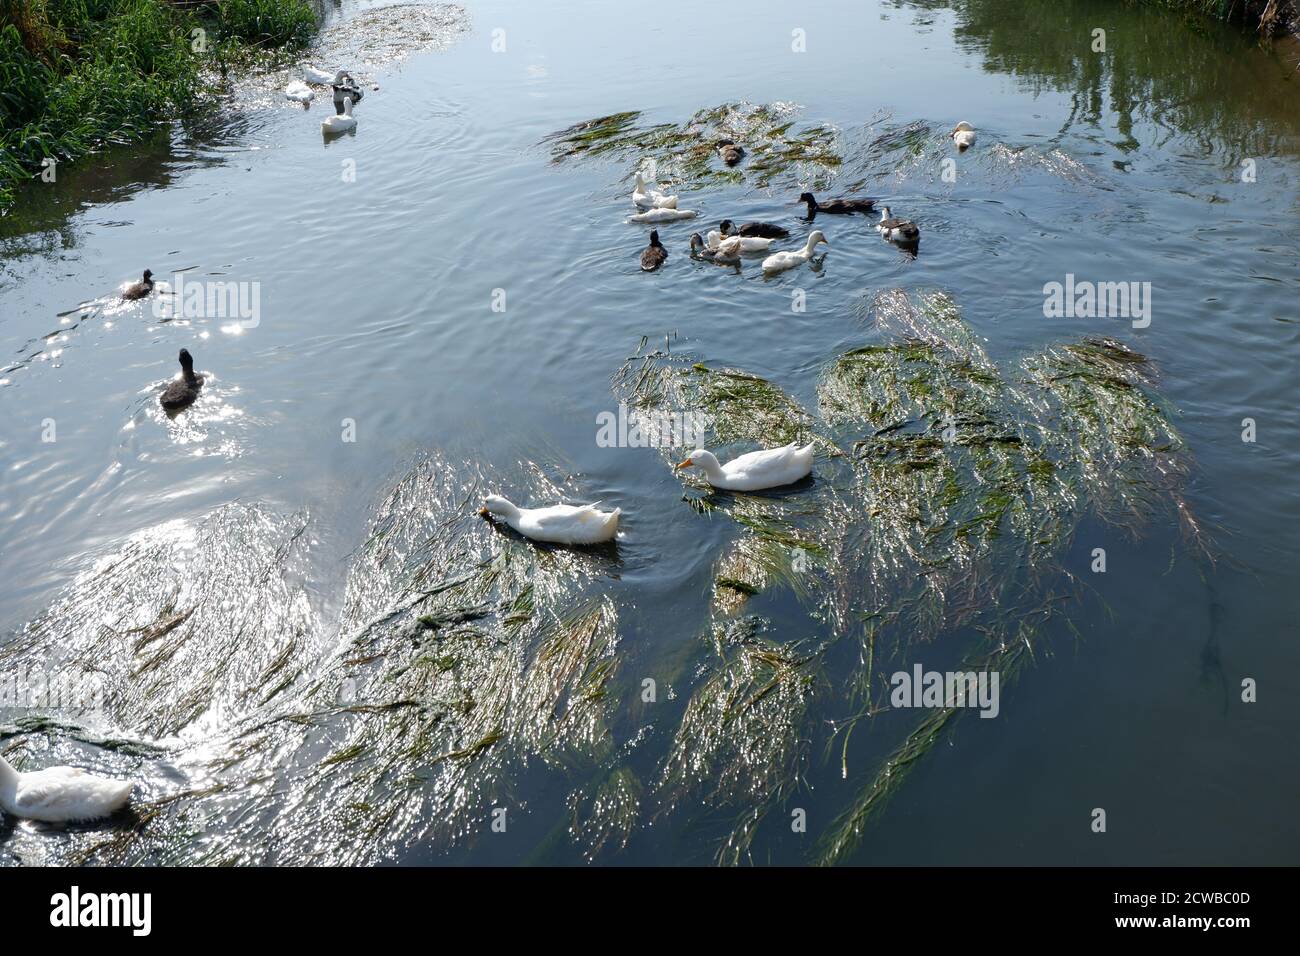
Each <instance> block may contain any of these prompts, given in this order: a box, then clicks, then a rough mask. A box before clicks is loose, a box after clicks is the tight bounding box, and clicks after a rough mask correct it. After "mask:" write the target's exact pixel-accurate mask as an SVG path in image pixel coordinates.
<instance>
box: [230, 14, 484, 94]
mask: <svg viewBox="0 0 1300 956" xmlns="http://www.w3.org/2000/svg"><path fill="white" fill-rule="evenodd" d="M469 30H470V16H469V13H468V12H467V11H466V10H465V8H464V7H462V6H461V5H460V4H456V3H437V4H421V3H410V4H393V5H391V6H382V7H376V8H372V9H368V10H363V11H360V12H358V13H356V14H355V15H353V16H346V17H344V18H343V19H341V20H337V21H335V22H333V23H331V24H330V25H329V26H327V27H325V28H324V29H323V30H321V31H320V33H319V35H318V36H317V38H316V42H315V43H314V44H313V45H312V48H311V49H310V50H309V51H308V52H306V53H302V52H301V51H300V52H297V53H295V54H294V55H293V56H292V57H285V56H270V57H262V58H254V59H253V60H252V61H250V62H248V63H245V64H241V65H240V67H241V68H240V71H239V72H240V76H239V82H238V83H234V84H231V85H230V87H229V89H230V91H231V93H232V95H233V96H234V97H235V98H236V99H237V100H238V101H239V102H240V103H241V104H243V105H244V106H245V107H269V106H273V107H288V106H294V107H296V108H300V107H297V104H292V103H290V102H289V101H287V100H286V99H285V98H284V87H285V86H286V85H287V84H288V83H289V82H290V81H291V80H300V79H302V63H303V62H304V61H305V62H308V63H315V64H317V65H318V66H320V67H321V68H328V69H337V68H340V67H341V68H344V69H347V70H348V72H350V73H351V74H352V76H353V77H355V78H356V80H357V81H358V82H359V83H361V84H363V86H364V87H365V88H366V89H369V88H370V86H371V85H372V84H373V83H374V82H375V77H376V75H377V74H378V73H379V72H381V71H383V70H385V69H392V68H394V67H398V66H400V65H401V64H402V63H403V62H404V61H405V60H406V59H408V58H409V57H410V56H412V55H413V54H416V53H422V52H430V51H436V50H443V49H446V48H447V47H449V46H451V45H452V44H453V43H455V42H456V41H457V40H459V39H460V38H461V37H463V36H464V35H466V34H467V33H468V32H469ZM214 80H215V77H214ZM312 105H313V107H316V108H319V107H320V106H322V105H323V106H324V107H325V109H326V110H330V109H332V108H333V107H332V106H331V105H330V91H329V89H328V88H321V87H318V88H317V89H316V100H315V101H314V103H313V104H312Z"/></svg>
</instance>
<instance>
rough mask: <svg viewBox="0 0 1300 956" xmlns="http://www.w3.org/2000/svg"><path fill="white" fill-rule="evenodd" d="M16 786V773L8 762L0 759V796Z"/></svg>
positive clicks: (2, 758)
mask: <svg viewBox="0 0 1300 956" xmlns="http://www.w3.org/2000/svg"><path fill="white" fill-rule="evenodd" d="M16 786H18V771H17V770H15V769H14V768H13V764H11V763H10V762H9V761H8V760H5V758H4V757H0V794H2V793H5V792H6V791H9V790H12V789H13V788H15V787H16Z"/></svg>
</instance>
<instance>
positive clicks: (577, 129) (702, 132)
mask: <svg viewBox="0 0 1300 956" xmlns="http://www.w3.org/2000/svg"><path fill="white" fill-rule="evenodd" d="M797 112H798V108H797V107H795V106H793V105H792V104H788V103H769V104H762V105H757V106H756V105H753V104H751V103H723V104H721V105H719V106H714V107H710V108H708V109H702V110H700V111H698V112H697V113H696V114H695V115H694V116H692V117H691V118H690V119H689V120H687V121H686V122H684V123H658V124H646V123H644V122H643V120H644V114H643V113H641V112H639V111H632V112H624V113H612V114H610V115H609V116H601V117H598V118H596V119H592V120H588V121H586V122H584V123H578V124H576V125H574V126H570V127H569V128H568V129H563V130H560V131H559V132H556V133H552V134H551V135H550V136H548V137H546V139H545V140H543V144H544V145H546V146H547V147H549V149H550V151H551V162H552V163H555V164H559V163H563V162H566V161H568V160H571V159H593V158H597V157H604V158H608V159H616V160H629V159H630V160H633V161H634V162H635V163H637V164H640V163H642V162H643V161H646V160H653V162H654V167H655V174H656V175H657V176H658V177H659V178H661V179H663V180H666V181H669V182H673V183H679V184H683V185H689V186H693V187H700V186H705V185H708V184H716V183H730V184H737V185H739V184H747V185H750V186H755V187H758V188H766V187H768V186H771V185H774V184H779V185H784V186H787V187H793V186H795V185H800V184H806V185H809V186H810V187H811V188H823V187H825V186H826V185H827V183H829V182H830V180H831V178H832V177H833V176H834V174H835V172H836V171H837V170H838V169H839V166H840V163H841V157H840V152H839V150H840V141H839V133H838V131H837V130H836V129H835V128H833V127H831V126H825V125H811V126H803V127H799V128H796V123H795V120H794V118H793V117H794V116H795V115H796V114H797ZM722 139H730V140H733V141H734V142H736V143H739V144H740V145H742V146H743V147H744V148H745V151H746V153H747V155H746V157H745V159H744V160H743V161H742V162H741V163H740V165H738V166H734V167H728V166H726V165H725V164H724V163H723V162H722V160H721V159H720V158H719V157H718V154H717V143H718V141H719V140H722Z"/></svg>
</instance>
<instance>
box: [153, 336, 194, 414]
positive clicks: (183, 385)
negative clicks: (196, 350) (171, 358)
mask: <svg viewBox="0 0 1300 956" xmlns="http://www.w3.org/2000/svg"><path fill="white" fill-rule="evenodd" d="M180 360H181V371H182V373H183V374H182V375H181V377H180V378H178V379H177V380H176V381H174V382H172V383H171V384H170V385H168V386H167V388H165V389H164V390H163V393H162V395H161V396H160V397H159V399H158V401H159V402H160V403H161V404H162V407H163V408H166V409H168V410H169V411H176V410H177V409H181V408H185V407H186V406H187V405H193V404H194V400H195V399H196V398H198V397H199V389H201V388H202V387H203V376H202V375H195V374H194V359H193V357H192V356H191V355H190V353H189V351H188V350H187V349H181V354H180Z"/></svg>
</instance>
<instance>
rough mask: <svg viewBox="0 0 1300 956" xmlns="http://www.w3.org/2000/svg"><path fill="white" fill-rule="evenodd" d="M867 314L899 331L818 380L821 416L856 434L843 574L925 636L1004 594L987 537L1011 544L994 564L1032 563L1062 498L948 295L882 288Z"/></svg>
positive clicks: (1054, 528)
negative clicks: (856, 517)
mask: <svg viewBox="0 0 1300 956" xmlns="http://www.w3.org/2000/svg"><path fill="white" fill-rule="evenodd" d="M875 313H876V316H877V323H878V326H879V327H880V328H881V329H882V331H885V332H888V333H893V334H895V335H901V336H902V337H901V338H891V339H890V340H888V341H885V342H882V343H879V344H873V345H865V346H862V347H859V348H856V349H851V350H849V351H848V352H845V353H844V354H842V355H840V356H839V357H838V358H836V359H835V360H834V361H833V362H831V364H830V365H829V366H828V367H827V368H826V370H825V371H824V373H823V375H822V379H821V382H820V384H819V386H818V406H819V409H820V411H821V414H822V416H823V417H824V418H825V420H826V421H827V423H828V424H830V425H831V426H833V427H837V428H839V429H840V430H841V432H842V433H843V434H844V436H845V438H846V440H850V441H852V444H851V446H850V447H851V448H852V459H853V465H854V470H855V472H856V476H857V477H856V481H855V483H854V500H855V504H856V508H857V510H858V512H859V514H860V516H861V519H862V520H863V521H864V522H865V529H864V533H863V534H862V535H861V536H860V545H861V546H860V548H858V549H856V550H857V556H858V560H857V568H858V573H857V574H855V575H851V576H848V577H847V578H844V580H846V581H847V582H849V586H851V587H853V588H856V589H857V591H858V593H859V601H860V602H861V606H863V609H864V610H865V611H866V612H867V613H868V614H872V615H876V614H880V613H891V614H901V615H902V616H904V617H905V621H903V622H900V623H903V624H905V626H906V627H907V629H908V630H911V631H913V632H914V633H916V634H917V635H918V636H921V637H926V636H932V635H933V634H935V633H937V632H938V631H939V630H940V629H941V628H943V627H945V626H949V625H958V624H961V623H963V621H964V620H965V619H966V618H967V617H968V616H969V615H970V614H971V613H973V612H975V611H978V610H979V609H980V608H982V607H986V606H988V605H989V604H991V603H994V602H996V601H998V600H999V599H1001V598H1002V597H1003V593H1002V592H1003V590H1004V586H1005V585H1006V584H1007V583H1008V582H1007V581H1006V579H1005V576H1003V575H999V574H996V573H993V572H992V571H991V569H990V567H989V565H988V561H987V559H988V558H989V557H990V555H991V554H992V553H993V551H994V549H995V547H999V548H1000V550H1002V551H1004V552H1010V553H1004V554H1003V556H1002V558H1001V559H1000V561H999V565H1000V566H1006V567H1010V568H1019V567H1025V566H1035V565H1036V564H1037V559H1038V555H1037V554H1036V552H1035V549H1036V546H1037V543H1038V542H1042V541H1045V540H1050V539H1052V538H1053V537H1057V538H1059V536H1060V533H1061V530H1062V529H1061V528H1060V527H1059V526H1058V523H1057V522H1058V517H1059V511H1060V504H1061V503H1060V501H1059V495H1055V494H1052V492H1055V491H1057V488H1056V487H1055V486H1054V485H1052V484H1050V483H1046V482H1044V481H1043V480H1042V479H1043V477H1044V476H1050V474H1051V466H1050V463H1048V462H1046V461H1045V460H1044V459H1043V457H1042V455H1041V453H1040V452H1039V450H1038V449H1037V448H1036V447H1035V445H1034V444H1033V443H1032V441H1030V436H1029V435H1028V434H1027V433H1026V431H1025V427H1024V422H1023V416H1022V414H1020V412H1021V411H1022V409H1023V403H1022V402H1021V401H1020V400H1019V398H1018V396H1017V392H1016V390H1015V389H1014V388H1013V387H1012V386H1011V385H1009V384H1008V383H1007V382H1006V381H1005V379H1004V378H1003V377H1002V375H1001V373H1000V371H999V370H998V368H997V367H996V366H995V365H994V364H993V362H991V361H990V360H989V358H988V356H987V355H986V354H985V352H984V350H983V348H982V347H981V346H980V345H979V343H978V341H977V339H976V337H975V336H974V335H973V333H972V332H971V331H970V329H969V328H968V327H967V326H966V325H965V323H964V322H962V320H961V318H960V315H959V313H958V311H957V309H956V307H955V305H954V303H953V302H952V300H951V299H949V298H948V297H947V296H945V295H942V294H937V295H922V296H919V297H918V298H917V299H916V300H915V301H913V300H911V299H908V298H907V297H906V296H903V295H901V294H889V295H886V296H884V297H881V298H880V299H878V301H877V303H876V308H875ZM864 429H865V433H864ZM855 434H856V435H858V436H860V437H857V438H856V440H854V435H855ZM900 595H904V597H903V599H902V600H900Z"/></svg>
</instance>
